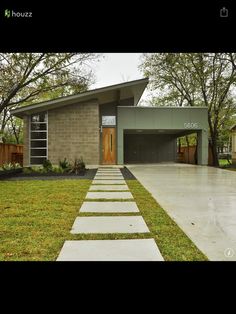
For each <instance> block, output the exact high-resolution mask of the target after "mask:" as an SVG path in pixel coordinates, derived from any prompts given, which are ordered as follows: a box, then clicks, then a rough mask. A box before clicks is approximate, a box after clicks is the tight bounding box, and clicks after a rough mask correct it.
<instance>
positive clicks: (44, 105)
mask: <svg viewBox="0 0 236 314" xmlns="http://www.w3.org/2000/svg"><path fill="white" fill-rule="evenodd" d="M147 84H148V78H145V79H140V80H135V81H130V82H125V83H121V84H116V85H111V86H106V87H102V88H97V89H93V90H90V91H86V92H83V93H80V94H76V95H72V96H65V97H60V98H56V99H52V100H49V101H44V102H40V103H35V104H32V105H29V106H24V107H21V108H18V109H15V110H11V114H12V115H14V116H16V117H19V118H23V117H24V115H30V114H33V113H36V112H42V111H45V110H50V109H54V108H59V107H64V106H67V105H71V104H75V103H81V102H88V101H96V102H97V103H98V104H104V103H110V102H113V101H120V100H123V99H128V98H132V97H133V98H134V106H137V104H138V102H139V100H140V98H141V96H142V94H143V92H144V90H145V88H146V86H147Z"/></svg>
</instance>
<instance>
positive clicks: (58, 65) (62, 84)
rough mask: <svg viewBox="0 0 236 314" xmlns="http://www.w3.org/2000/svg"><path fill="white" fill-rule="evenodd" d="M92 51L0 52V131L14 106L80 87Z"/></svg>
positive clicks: (89, 75)
mask: <svg viewBox="0 0 236 314" xmlns="http://www.w3.org/2000/svg"><path fill="white" fill-rule="evenodd" d="M99 57H100V55H98V54H93V53H0V132H1V133H3V131H4V129H5V127H6V124H7V122H8V121H9V119H10V113H9V111H10V110H11V109H15V108H17V107H18V106H22V105H27V104H32V103H34V102H38V101H42V100H46V99H49V98H51V97H60V96H66V95H70V94H73V93H77V92H81V91H84V90H86V89H87V88H88V86H89V85H90V84H91V83H93V79H94V77H93V71H92V70H91V67H90V63H91V62H92V61H97V60H99Z"/></svg>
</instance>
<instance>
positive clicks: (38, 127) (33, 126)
mask: <svg viewBox="0 0 236 314" xmlns="http://www.w3.org/2000/svg"><path fill="white" fill-rule="evenodd" d="M31 130H32V131H37V130H39V131H43V130H47V124H46V123H33V122H32V123H31Z"/></svg>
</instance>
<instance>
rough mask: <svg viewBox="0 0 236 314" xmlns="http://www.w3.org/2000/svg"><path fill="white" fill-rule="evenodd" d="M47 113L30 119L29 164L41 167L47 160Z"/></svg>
mask: <svg viewBox="0 0 236 314" xmlns="http://www.w3.org/2000/svg"><path fill="white" fill-rule="evenodd" d="M47 131H48V115H47V112H41V113H38V114H33V115H31V117H30V164H31V165H41V164H42V163H43V162H44V160H46V159H47V155H48V150H47V146H48V145H47Z"/></svg>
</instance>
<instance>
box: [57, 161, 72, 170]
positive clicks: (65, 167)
mask: <svg viewBox="0 0 236 314" xmlns="http://www.w3.org/2000/svg"><path fill="white" fill-rule="evenodd" d="M59 167H60V168H61V169H62V170H63V172H65V171H68V170H69V169H70V168H71V165H70V163H69V161H68V160H67V159H66V158H64V160H60V161H59Z"/></svg>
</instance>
